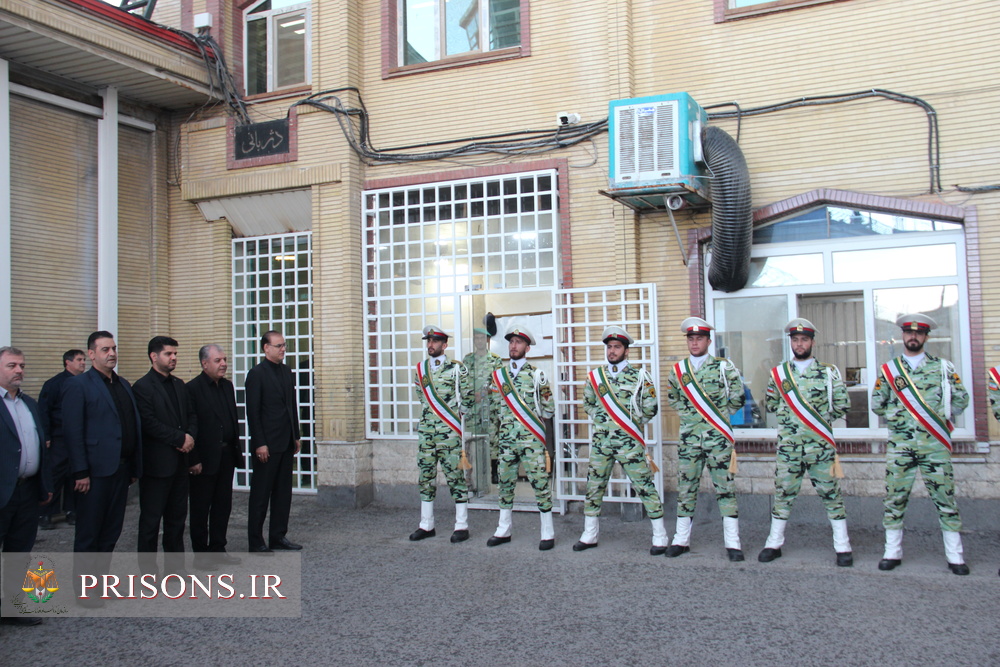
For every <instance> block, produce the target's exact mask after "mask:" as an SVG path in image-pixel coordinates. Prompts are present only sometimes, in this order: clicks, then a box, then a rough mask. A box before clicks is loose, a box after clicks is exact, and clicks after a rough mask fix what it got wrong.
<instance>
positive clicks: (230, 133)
mask: <svg viewBox="0 0 1000 667" xmlns="http://www.w3.org/2000/svg"><path fill="white" fill-rule="evenodd" d="M235 128H236V121H235V120H233V118H232V116H230V117H229V118H227V119H226V169H245V168H247V167H263V166H265V165H269V164H282V163H285V162H295V161H296V160H298V159H299V114H298V108H297V107H292V108H291V109H289V110H288V144H289V146H288V152H287V153H280V154H278V155H267V156H264V157H253V158H249V159H246V160H237V159H236V157H235V156H236V147H235V145H234V143H233V142H234V141H235V137H236V132H235Z"/></svg>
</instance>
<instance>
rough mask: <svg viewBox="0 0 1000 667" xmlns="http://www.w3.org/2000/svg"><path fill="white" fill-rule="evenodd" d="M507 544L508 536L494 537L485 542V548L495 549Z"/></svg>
mask: <svg viewBox="0 0 1000 667" xmlns="http://www.w3.org/2000/svg"><path fill="white" fill-rule="evenodd" d="M508 542H510V535H508V536H507V537H497V536H496V535H494V536H493V537H491V538H490V539H488V540H486V546H488V547H495V546H497V545H500V544H507V543H508Z"/></svg>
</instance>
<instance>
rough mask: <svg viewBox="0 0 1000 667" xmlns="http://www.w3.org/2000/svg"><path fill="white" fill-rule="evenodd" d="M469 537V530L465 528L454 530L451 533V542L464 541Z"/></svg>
mask: <svg viewBox="0 0 1000 667" xmlns="http://www.w3.org/2000/svg"><path fill="white" fill-rule="evenodd" d="M467 539H469V531H467V530H456V531H455V532H454V533H452V534H451V543H452V544H457V543H458V542H464V541H466V540H467Z"/></svg>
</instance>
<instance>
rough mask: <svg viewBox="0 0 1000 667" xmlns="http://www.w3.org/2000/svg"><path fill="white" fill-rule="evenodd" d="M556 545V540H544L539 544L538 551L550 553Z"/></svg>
mask: <svg viewBox="0 0 1000 667" xmlns="http://www.w3.org/2000/svg"><path fill="white" fill-rule="evenodd" d="M555 545H556V541H555V540H542V541H540V542H539V543H538V550H539V551H549V550H550V549H552V547H554V546H555Z"/></svg>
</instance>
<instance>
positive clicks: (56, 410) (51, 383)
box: [38, 370, 73, 445]
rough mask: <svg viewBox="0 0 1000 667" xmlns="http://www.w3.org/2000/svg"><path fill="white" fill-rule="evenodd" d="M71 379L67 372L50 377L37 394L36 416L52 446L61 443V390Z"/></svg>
mask: <svg viewBox="0 0 1000 667" xmlns="http://www.w3.org/2000/svg"><path fill="white" fill-rule="evenodd" d="M71 377H73V374H72V373H70V372H69V371H67V370H64V371H63V372H62V373H59V374H58V375H54V376H53V377H50V378H49V379H48V380H46V381H45V384H43V385H42V391H41V393H39V394H38V414H39V416H40V417H41V418H42V428H43V429H45V434H46V435H47V436H48V438H49V440H51V441H52V444H53V445H55V444H56V443H57V442H59V443H62V435H63V427H62V388H63V384H65V383H66V380H68V379H70V378H71Z"/></svg>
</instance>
